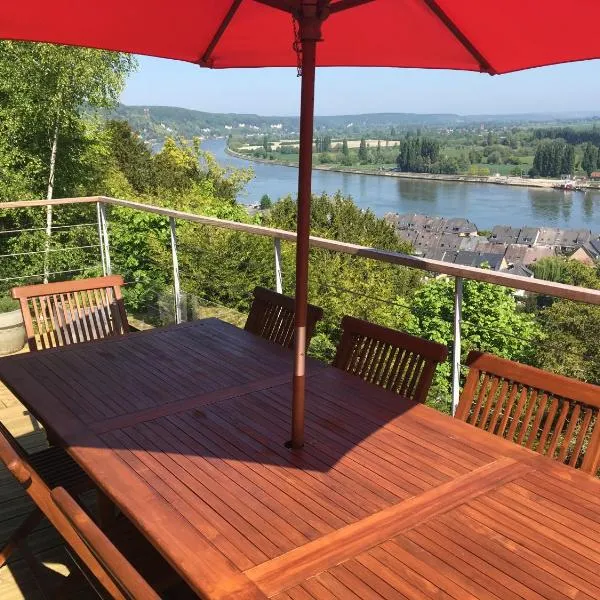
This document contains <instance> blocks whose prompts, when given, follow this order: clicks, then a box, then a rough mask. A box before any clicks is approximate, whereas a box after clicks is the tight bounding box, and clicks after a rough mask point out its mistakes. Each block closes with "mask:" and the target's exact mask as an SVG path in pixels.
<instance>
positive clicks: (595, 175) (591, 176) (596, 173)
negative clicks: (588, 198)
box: [590, 171, 600, 179]
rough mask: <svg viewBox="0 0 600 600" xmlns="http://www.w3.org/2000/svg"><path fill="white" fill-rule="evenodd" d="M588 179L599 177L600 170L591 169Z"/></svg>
mask: <svg viewBox="0 0 600 600" xmlns="http://www.w3.org/2000/svg"><path fill="white" fill-rule="evenodd" d="M590 179H600V171H592V172H591V173H590Z"/></svg>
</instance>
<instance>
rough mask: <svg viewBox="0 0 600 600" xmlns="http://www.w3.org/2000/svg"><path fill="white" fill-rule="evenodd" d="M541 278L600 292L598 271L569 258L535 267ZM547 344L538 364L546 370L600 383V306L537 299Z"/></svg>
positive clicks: (544, 261)
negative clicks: (599, 290)
mask: <svg viewBox="0 0 600 600" xmlns="http://www.w3.org/2000/svg"><path fill="white" fill-rule="evenodd" d="M533 269H534V273H535V276H536V277H537V278H539V279H546V280H549V281H556V282H558V283H565V284H567V285H576V286H581V287H587V288H592V289H600V277H599V276H598V269H597V268H595V267H589V266H586V265H583V264H581V263H579V262H577V261H575V260H568V259H565V258H558V257H557V258H545V259H542V260H540V261H539V262H538V263H534V265H533ZM536 307H540V308H539V310H538V320H539V323H540V327H541V331H542V334H543V338H544V343H543V344H540V345H538V347H537V348H536V353H535V364H536V365H537V366H539V367H540V368H542V369H546V370H547V371H552V372H556V373H561V374H563V375H567V376H569V377H575V378H576V379H581V380H583V381H588V382H590V383H594V384H600V307H598V306H591V305H589V304H580V303H578V302H572V301H570V300H563V299H556V298H549V297H539V296H538V297H537V298H536Z"/></svg>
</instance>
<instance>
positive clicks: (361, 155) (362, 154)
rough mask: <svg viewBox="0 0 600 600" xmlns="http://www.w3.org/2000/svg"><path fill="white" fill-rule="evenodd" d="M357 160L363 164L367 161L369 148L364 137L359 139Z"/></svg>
mask: <svg viewBox="0 0 600 600" xmlns="http://www.w3.org/2000/svg"><path fill="white" fill-rule="evenodd" d="M358 160H359V161H360V162H361V163H363V164H364V163H368V162H369V150H368V148H367V140H366V139H365V138H362V139H361V140H360V146H359V148H358Z"/></svg>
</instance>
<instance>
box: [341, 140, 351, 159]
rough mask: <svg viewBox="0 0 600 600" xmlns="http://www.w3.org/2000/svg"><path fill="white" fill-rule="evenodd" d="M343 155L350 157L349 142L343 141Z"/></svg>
mask: <svg viewBox="0 0 600 600" xmlns="http://www.w3.org/2000/svg"><path fill="white" fill-rule="evenodd" d="M342 154H343V155H344V156H350V150H349V149H348V140H343V141H342Z"/></svg>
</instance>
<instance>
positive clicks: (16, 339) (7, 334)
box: [0, 296, 25, 355]
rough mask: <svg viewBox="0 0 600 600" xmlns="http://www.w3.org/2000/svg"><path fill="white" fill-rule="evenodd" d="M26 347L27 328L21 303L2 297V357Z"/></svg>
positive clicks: (0, 298) (0, 346) (0, 338)
mask: <svg viewBox="0 0 600 600" xmlns="http://www.w3.org/2000/svg"><path fill="white" fill-rule="evenodd" d="M24 345H25V326H24V325H23V314H22V313H21V308H20V306H19V303H18V302H17V301H16V300H13V299H12V298H9V297H8V296H0V355H3V354H12V353H13V352H18V351H19V350H21V348H23V346H24Z"/></svg>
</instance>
